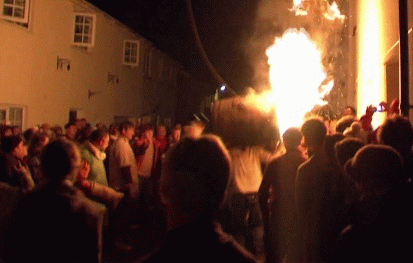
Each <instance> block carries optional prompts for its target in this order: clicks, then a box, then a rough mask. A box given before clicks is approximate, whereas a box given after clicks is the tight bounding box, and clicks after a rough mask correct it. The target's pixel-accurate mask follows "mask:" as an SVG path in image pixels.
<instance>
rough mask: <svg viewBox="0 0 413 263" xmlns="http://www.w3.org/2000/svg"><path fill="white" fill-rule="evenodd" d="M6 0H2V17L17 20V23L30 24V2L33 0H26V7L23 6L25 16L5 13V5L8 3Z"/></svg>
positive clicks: (0, 8) (0, 15)
mask: <svg viewBox="0 0 413 263" xmlns="http://www.w3.org/2000/svg"><path fill="white" fill-rule="evenodd" d="M4 1H5V0H0V10H1V11H0V18H2V19H4V20H8V21H12V22H17V23H22V24H29V16H30V6H31V5H30V4H31V1H32V0H24V1H25V3H24V8H23V12H24V16H23V18H20V17H15V16H8V15H4V14H3V12H4V6H5V5H7V4H5V3H4ZM12 6H13V10H14V6H15V5H12Z"/></svg>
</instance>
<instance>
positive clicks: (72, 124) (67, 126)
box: [65, 121, 77, 130]
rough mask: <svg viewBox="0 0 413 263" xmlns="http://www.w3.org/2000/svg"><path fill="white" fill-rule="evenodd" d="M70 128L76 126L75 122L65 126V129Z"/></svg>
mask: <svg viewBox="0 0 413 263" xmlns="http://www.w3.org/2000/svg"><path fill="white" fill-rule="evenodd" d="M70 126H77V124H76V121H70V122H69V123H67V124H66V125H65V129H66V130H67V129H69V127H70Z"/></svg>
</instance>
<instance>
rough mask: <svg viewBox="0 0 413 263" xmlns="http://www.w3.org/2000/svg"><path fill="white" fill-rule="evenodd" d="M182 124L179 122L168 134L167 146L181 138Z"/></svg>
mask: <svg viewBox="0 0 413 263" xmlns="http://www.w3.org/2000/svg"><path fill="white" fill-rule="evenodd" d="M181 131H182V126H181V125H180V124H177V125H175V127H174V128H173V129H172V131H171V135H170V136H169V147H172V145H174V144H175V143H177V142H179V140H180V139H181Z"/></svg>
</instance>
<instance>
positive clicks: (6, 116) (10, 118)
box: [0, 105, 25, 128]
mask: <svg viewBox="0 0 413 263" xmlns="http://www.w3.org/2000/svg"><path fill="white" fill-rule="evenodd" d="M24 113H25V109H24V107H22V106H3V105H0V123H2V124H3V123H5V124H7V125H11V126H19V127H20V128H23V124H24V123H23V120H24Z"/></svg>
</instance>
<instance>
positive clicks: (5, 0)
mask: <svg viewBox="0 0 413 263" xmlns="http://www.w3.org/2000/svg"><path fill="white" fill-rule="evenodd" d="M29 7H30V0H0V9H1V18H3V19H6V20H9V21H13V22H18V23H23V24H27V23H29Z"/></svg>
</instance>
